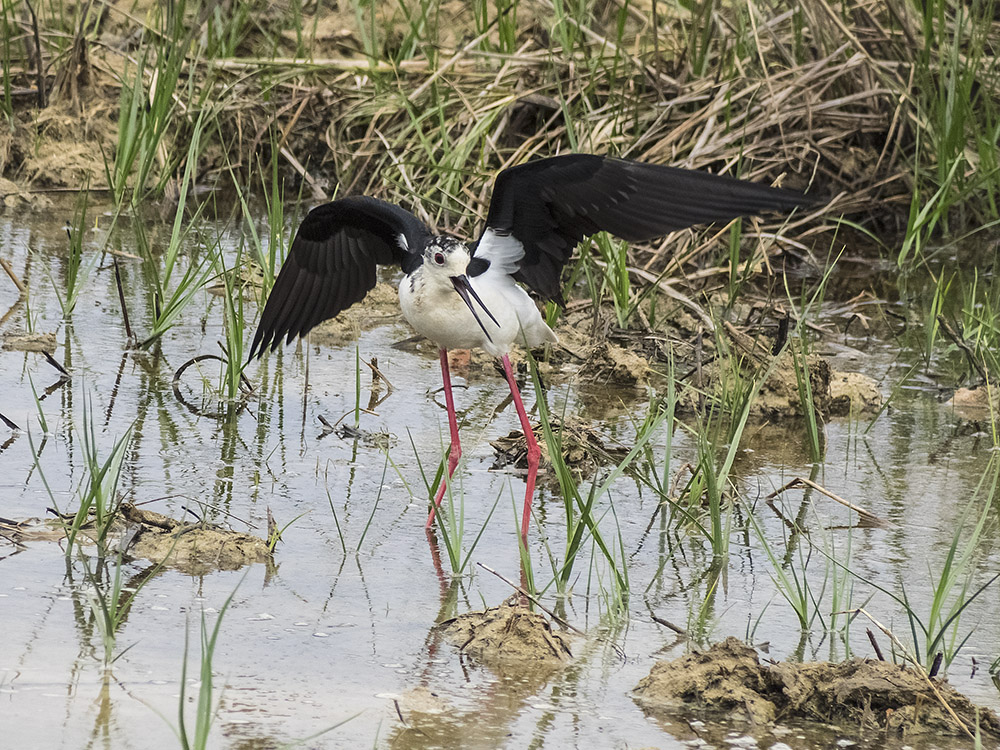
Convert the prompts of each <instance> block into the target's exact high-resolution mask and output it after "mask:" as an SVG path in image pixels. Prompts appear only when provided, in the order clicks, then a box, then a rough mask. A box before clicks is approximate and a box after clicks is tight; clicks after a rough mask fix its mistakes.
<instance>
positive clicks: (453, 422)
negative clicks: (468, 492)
mask: <svg viewBox="0 0 1000 750" xmlns="http://www.w3.org/2000/svg"><path fill="white" fill-rule="evenodd" d="M441 377H442V379H443V380H444V403H445V406H446V407H447V408H448V428H449V429H450V430H451V448H450V449H449V451H448V476H447V477H441V486H440V487H438V491H437V495H436V496H435V497H434V507H433V508H431V512H430V514H429V515H428V516H427V525H426V526H425V527H424V528H426V529H429V528H430V527H431V524H432V523H434V512H435V511H436V510H437V508H438V506H439V505H441V499H442V498H443V497H444V492H445V490H446V489H447V487H448V484H449V483H450V482H451V475H452V474H454V473H455V467H456V466H458V459H460V458H461V457H462V444H461V443H460V442H459V440H458V418H457V417H456V416H455V397H454V396H453V395H452V393H451V372H450V371H449V370H448V350H447V349H442V350H441Z"/></svg>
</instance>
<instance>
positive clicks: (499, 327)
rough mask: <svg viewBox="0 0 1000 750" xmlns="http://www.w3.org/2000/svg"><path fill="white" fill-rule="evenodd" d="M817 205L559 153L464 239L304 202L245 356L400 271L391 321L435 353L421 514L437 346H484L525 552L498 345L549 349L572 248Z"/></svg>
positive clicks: (735, 183) (400, 211)
mask: <svg viewBox="0 0 1000 750" xmlns="http://www.w3.org/2000/svg"><path fill="white" fill-rule="evenodd" d="M814 203H816V201H815V199H813V198H811V197H809V196H806V195H805V194H804V193H801V192H798V191H796V190H790V189H786V188H777V187H770V186H767V185H762V184H759V183H755V182H749V181H746V180H739V179H736V178H733V177H728V176H723V175H716V174H711V173H708V172H701V171H695V170H688V169H682V168H678V167H670V166H666V165H661V164H654V163H650V162H641V161H633V160H628V159H621V158H615V157H611V156H600V155H596V154H581V153H573V154H563V155H558V156H552V157H548V158H542V159H536V160H532V161H528V162H524V163H522V164H518V165H516V166H512V167H509V168H507V169H504V170H502V171H501V172H500V173H499V174H498V175H497V176H496V178H495V180H494V184H493V190H492V193H491V196H490V200H489V207H488V209H487V212H486V222H485V227H484V228H483V229H482V232H481V233H480V235H479V238H478V239H477V240H476V241H475V242H473V243H470V244H466V243H465V242H463V241H461V240H460V239H459V238H457V237H454V236H452V235H449V234H435V233H434V232H432V231H431V229H430V228H429V227H427V226H426V225H425V224H424V223H423V222H422V221H420V220H419V219H418V218H417V217H416V216H414V215H413V214H412V213H411V212H410V211H408V210H406V209H405V208H402V207H401V206H398V205H396V204H393V203H388V202H386V201H383V200H380V199H378V198H374V197H371V196H346V197H342V198H338V199H337V200H334V201H332V202H329V203H325V204H322V205H319V206H317V207H316V208H313V209H312V210H311V211H310V212H309V213H308V214H307V215H306V217H305V219H304V220H303V221H302V223H301V225H300V226H299V228H298V230H297V232H296V234H295V238H294V240H293V241H292V244H291V248H290V249H289V252H288V254H287V257H286V259H285V261H284V263H283V264H282V267H281V270H280V272H279V273H278V276H277V278H276V279H275V282H274V285H273V287H272V289H271V292H270V294H269V295H268V297H267V300H266V302H265V304H264V308H263V310H262V312H261V315H260V321H259V323H258V325H257V329H256V332H255V333H254V337H253V343H252V344H251V347H250V354H249V357H248V361H252V360H253V359H254V358H255V357H260V356H262V355H263V353H264V351H266V350H268V349H271V350H272V351H273V350H275V349H277V348H278V347H279V346H280V345H281V342H282V340H284V341H285V343H286V344H289V343H291V342H292V340H293V339H295V338H296V337H300V336H305V334H306V333H308V332H309V331H310V330H311V329H312V328H313V327H315V326H316V325H318V324H319V323H321V322H322V321H324V320H327V319H329V318H332V317H334V316H336V315H337V314H338V313H340V312H341V311H343V310H345V309H347V308H348V307H350V306H351V305H354V304H355V303H358V302H360V301H361V300H362V299H364V297H365V295H366V294H367V293H368V292H369V291H370V290H371V289H372V288H373V287H374V286H375V282H376V270H377V267H378V266H380V265H396V266H399V267H400V268H401V269H402V271H403V276H402V278H401V279H400V281H399V303H400V307H401V310H402V313H403V317H404V318H405V319H406V320H407V321H408V322H409V324H410V325H411V326H412V327H413V328H414V329H415V330H416V331H417V332H418V333H420V334H422V335H423V336H425V337H426V338H428V339H430V340H431V341H432V342H434V343H435V344H436V345H437V346H438V349H439V358H440V363H441V375H442V379H443V381H444V396H445V405H446V408H447V412H448V426H449V432H450V437H451V444H450V446H449V448H448V464H447V477H443V478H442V481H441V483H440V485H439V486H438V489H437V493H436V495H435V497H434V502H433V505H431V506H430V512H429V514H428V517H427V523H426V528H427V529H428V530H429V529H430V527H431V525H432V523H433V521H434V516H435V510H436V509H437V508H438V506H439V505H440V503H441V500H442V497H443V496H444V493H445V490H446V487H447V485H448V484H449V483H450V482H451V478H452V476H453V474H454V472H455V469H456V466H457V465H458V462H459V459H460V457H461V455H462V447H461V441H460V438H459V434H458V423H457V417H456V414H455V402H454V397H453V393H452V386H451V374H450V371H449V366H448V350H449V349H474V348H477V347H478V348H481V349H484V350H485V351H486V352H487V353H488V354H490V355H491V356H493V357H496V358H499V360H500V362H501V364H502V366H503V371H504V375H505V377H506V380H507V385H508V387H509V388H510V394H511V398H512V401H513V404H514V407H515V409H516V411H517V416H518V420H519V421H520V424H521V429H522V430H523V432H524V436H525V439H526V440H527V443H528V456H527V461H528V471H527V477H526V480H525V484H526V486H525V499H524V505H523V509H522V517H521V540H522V543H524V544H526V542H527V534H528V525H529V521H530V517H531V506H532V499H533V497H534V490H535V480H536V476H537V473H538V464H539V459H540V455H541V451H540V448H539V447H538V442H537V440H536V439H535V436H534V431H533V430H532V427H531V423H530V422H529V420H528V415H527V413H526V411H525V409H524V403H523V400H522V398H521V394H520V391H519V390H518V387H517V384H516V382H515V379H514V372H513V369H512V367H511V362H510V357H509V354H510V351H511V350H512V348H513V347H514V345H515V344H519V345H521V346H525V347H527V348H529V349H533V348H536V347H538V346H541V345H543V344H552V343H555V342H556V340H557V339H556V335H555V333H554V332H553V331H552V329H551V328H550V327H549V326H548V325H547V324H546V323H545V321H544V320H543V318H542V315H541V313H540V311H539V307H538V304H537V303H536V302H535V300H534V299H533V298H532V296H531V295H530V294H529V290H530V292H532V293H534V294H535V296H536V297H537V298H539V299H540V300H542V301H546V300H555V301H556V302H558V303H560V304H562V302H563V298H562V286H561V281H562V271H563V267H564V266H565V265H566V263H567V261H569V259H570V258H571V257H572V255H573V252H574V250H575V249H576V247H577V245H578V244H579V243H580V242H581V241H582V240H583V239H585V238H587V237H590V236H591V235H594V234H596V233H598V232H601V231H604V232H608V233H610V234H612V235H615V236H617V237H620V238H622V239H624V240H626V241H629V242H640V241H645V240H651V239H654V238H657V237H661V236H663V235H666V234H668V233H670V232H672V231H675V230H678V229H684V228H686V227H690V226H693V225H695V224H707V223H713V222H725V221H730V220H732V219H735V218H737V217H739V216H747V215H755V214H760V213H763V212H766V211H781V212H787V211H791V210H792V209H795V208H798V207H805V206H809V205H812V204H814Z"/></svg>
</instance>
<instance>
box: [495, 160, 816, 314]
mask: <svg viewBox="0 0 1000 750" xmlns="http://www.w3.org/2000/svg"><path fill="white" fill-rule="evenodd" d="M815 202H816V201H815V200H813V199H812V198H809V197H807V196H805V195H803V194H802V193H800V192H798V191H795V190H786V189H783V188H772V187H768V186H767V185H760V184H757V183H755V182H747V181H745V180H737V179H734V178H732V177H723V176H721V175H714V174H709V173H707V172H695V171H692V170H687V169H678V168H676V167H666V166H662V165H659V164H645V163H642V162H636V161H626V160H624V159H612V158H608V157H603V156H596V155H592V154H569V155H565V156H555V157H552V158H550V159H540V160H538V161H532V162H528V163H526V164H521V165H518V166H516V167H511V168H510V169H505V170H504V171H503V172H501V173H500V174H499V175H497V179H496V182H495V184H494V186H493V196H492V198H491V199H490V209H489V214H488V215H487V217H486V226H487V229H492V230H493V232H494V233H495V234H499V235H505V234H509V235H511V236H513V237H514V238H515V239H516V240H517V241H518V242H519V243H520V245H521V247H522V249H523V254H522V255H521V257H520V258H516V257H509V253H510V252H511V248H512V247H514V248H516V243H509V242H508V243H506V244H505V245H504V249H502V250H501V251H500V252H501V253H507V255H508V257H505V258H504V260H505V261H507V262H515V263H516V264H517V268H518V270H517V271H516V272H515V273H514V278H515V279H517V280H518V281H520V282H522V283H524V284H526V285H527V286H528V287H530V288H531V289H533V290H534V291H535V292H537V293H538V294H540V295H541V296H542V297H543V298H545V299H557V300H558V299H560V298H561V290H560V276H561V273H562V268H563V266H564V265H565V264H566V261H568V260H569V258H570V256H571V255H572V254H573V249H574V248H575V247H576V246H577V244H578V243H579V242H580V240H582V239H583V238H584V237H588V236H590V235H592V234H594V233H595V232H599V231H605V232H610V233H611V234H614V235H617V236H619V237H621V238H622V239H625V240H629V241H630V242H638V241H641V240H649V239H652V238H654V237H661V236H663V235H665V234H667V233H669V232H672V231H674V230H677V229H684V228H685V227H689V226H692V225H694V224H707V223H710V222H714V221H729V220H730V219H734V218H736V217H737V216H746V215H750V214H758V213H761V212H763V211H789V210H791V209H793V208H795V207H796V206H806V205H810V204H813V203H815ZM486 236H487V235H486V233H485V232H484V234H483V236H482V237H480V241H481V242H482V241H483V240H484V239H485V238H486ZM490 239H492V238H490ZM485 245H486V246H495V245H496V243H495V242H487V243H485ZM477 249H478V248H477ZM484 249H485V247H484ZM494 252H495V250H494ZM515 252H516V250H515ZM481 265H482V266H485V265H486V264H485V263H483V264H481ZM477 270H479V269H477Z"/></svg>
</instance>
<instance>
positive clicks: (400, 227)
mask: <svg viewBox="0 0 1000 750" xmlns="http://www.w3.org/2000/svg"><path fill="white" fill-rule="evenodd" d="M429 233H430V232H429V231H428V229H427V227H426V226H424V224H423V223H422V222H421V221H420V220H419V219H417V217H415V216H414V215H413V214H411V213H410V212H409V211H406V210H405V209H402V208H400V207H399V206H396V205H393V204H392V203H386V202H385V201H380V200H378V199H376V198H369V197H366V196H356V197H350V198H341V199H340V200H336V201H333V202H332V203H325V204H323V205H322V206H317V207H316V208H314V209H313V210H312V211H310V212H309V214H308V215H307V216H306V218H305V219H304V220H303V221H302V224H300V225H299V229H298V231H297V232H296V233H295V240H294V241H293V242H292V249H291V250H290V251H289V253H288V257H287V258H286V259H285V263H284V265H283V266H282V267H281V272H280V273H279V274H278V278H277V279H275V281H274V288H273V289H271V294H270V296H269V297H268V298H267V303H266V304H265V305H264V311H263V312H262V313H261V315H260V323H258V325H257V332H256V333H255V334H254V337H253V344H252V345H251V347H250V359H253V358H254V356H259V355H260V354H262V353H263V352H264V350H265V349H267V348H269V347H270V348H271V349H272V350H273V349H277V348H278V345H279V344H280V343H281V339H282V338H284V339H285V341H286V343H289V342H291V340H292V339H293V338H295V337H296V336H304V335H305V334H306V333H307V332H308V331H309V330H310V329H312V328H313V327H315V326H316V325H318V324H319V323H322V322H323V321H324V320H327V319H328V318H332V317H333V316H334V315H336V314H337V313H339V312H340V311H341V310H346V309H347V308H348V307H350V306H351V305H353V304H354V303H355V302H359V301H361V300H362V299H363V298H364V296H365V295H366V294H368V292H369V291H371V289H372V288H373V287H374V286H375V280H376V278H375V272H376V268H377V266H379V265H385V264H389V263H397V264H399V265H401V266H402V267H403V269H404V270H405V271H407V272H409V271H411V270H413V269H414V268H416V267H417V266H418V265H419V264H420V261H421V254H420V252H421V247H422V246H423V243H424V241H425V238H426V237H427V235H428V234H429Z"/></svg>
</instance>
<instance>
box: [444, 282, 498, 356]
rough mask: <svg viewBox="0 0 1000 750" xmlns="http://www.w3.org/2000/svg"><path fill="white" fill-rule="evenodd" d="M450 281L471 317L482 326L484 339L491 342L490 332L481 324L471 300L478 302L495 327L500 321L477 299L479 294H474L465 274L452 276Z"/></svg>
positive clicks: (474, 291)
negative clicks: (467, 307) (466, 306)
mask: <svg viewBox="0 0 1000 750" xmlns="http://www.w3.org/2000/svg"><path fill="white" fill-rule="evenodd" d="M451 283H452V284H453V285H454V287H455V291H456V292H458V296H460V297H461V298H462V301H463V302H465V304H466V305H468V306H469V311H470V312H471V313H472V317H473V318H475V319H476V322H477V323H479V327H480V328H482V329H483V333H484V334H486V340H487V341H489V342H490V343H492V342H493V339H492V338H490V332H489V331H487V330H486V326H484V325H483V321H481V320H480V319H479V314H478V313H477V312H476V308H475V307H474V306H473V304H472V300H475V301H476V302H478V303H479V306H480V307H481V308H483V312H485V313H486V314H487V315H488V316H489V317H490V320H492V321H493V322H494V323H496V325H497V328H499V327H500V321H498V320H497V319H496V318H494V317H493V313H491V312H490V311H489V309H488V308H487V307H486V305H484V304H483V301H482V300H481V299H479V295H478V294H476V290H475V289H473V288H472V284H470V283H469V277H468V276H466V275H465V274H462V275H461V276H452V277H451Z"/></svg>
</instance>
